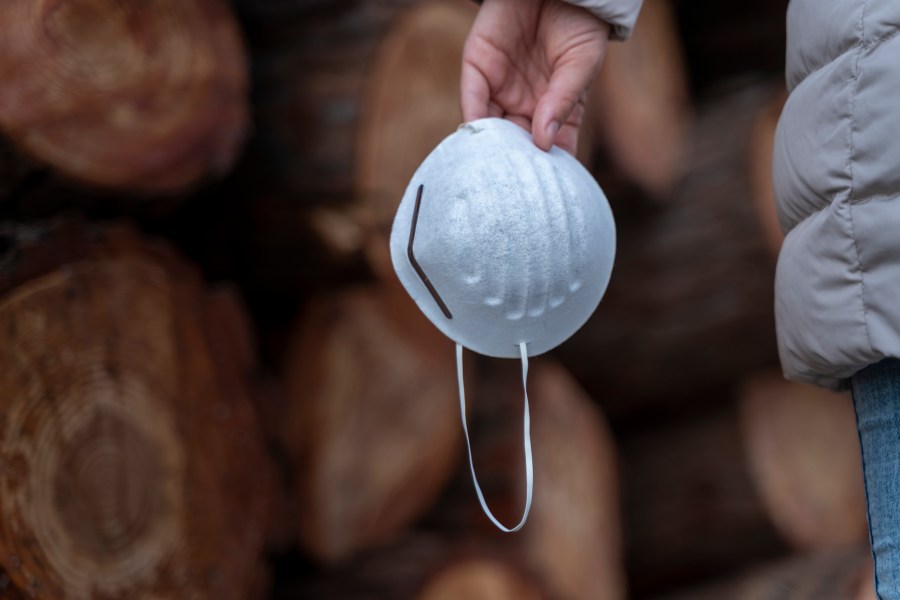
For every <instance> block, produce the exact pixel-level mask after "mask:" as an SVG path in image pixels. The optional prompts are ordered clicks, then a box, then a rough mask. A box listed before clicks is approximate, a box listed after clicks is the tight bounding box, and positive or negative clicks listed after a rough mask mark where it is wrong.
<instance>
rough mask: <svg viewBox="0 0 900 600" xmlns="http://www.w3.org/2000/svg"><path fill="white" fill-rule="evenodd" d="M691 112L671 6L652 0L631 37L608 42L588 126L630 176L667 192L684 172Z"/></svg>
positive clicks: (659, 192) (649, 189) (654, 191)
mask: <svg viewBox="0 0 900 600" xmlns="http://www.w3.org/2000/svg"><path fill="white" fill-rule="evenodd" d="M691 120H692V109H691V105H690V98H689V94H688V80H687V67H686V65H685V59H684V53H683V51H682V48H681V40H680V35H679V32H678V24H677V22H676V20H675V14H674V12H673V10H672V7H671V5H670V3H669V0H649V1H647V2H644V5H643V7H642V8H641V14H640V16H639V17H638V21H637V23H636V25H635V29H634V34H633V35H632V37H631V38H630V39H629V40H628V41H627V42H626V43H624V44H616V43H613V44H609V46H608V48H607V51H606V57H605V58H604V61H603V67H602V68H601V69H600V74H599V76H598V78H597V81H596V83H595V84H594V86H593V93H592V96H591V102H590V103H589V105H588V110H587V113H586V117H585V130H588V131H589V133H590V134H591V135H593V136H596V137H597V138H598V139H599V140H600V141H601V144H602V146H603V147H604V148H605V151H606V154H607V155H608V159H609V160H611V161H612V163H613V164H614V165H615V166H616V167H617V168H618V169H619V170H620V171H621V172H622V173H623V174H624V175H625V176H626V177H627V178H629V179H630V180H632V181H634V182H636V183H637V184H638V185H639V186H640V187H641V188H642V189H643V190H645V191H646V192H647V193H649V194H650V195H652V196H654V197H659V198H665V197H669V196H670V193H671V192H672V190H673V189H674V188H675V186H676V185H677V184H678V182H679V181H680V179H681V177H682V175H683V174H684V167H685V162H686V158H687V152H686V151H687V143H688V138H689V133H690V128H691Z"/></svg>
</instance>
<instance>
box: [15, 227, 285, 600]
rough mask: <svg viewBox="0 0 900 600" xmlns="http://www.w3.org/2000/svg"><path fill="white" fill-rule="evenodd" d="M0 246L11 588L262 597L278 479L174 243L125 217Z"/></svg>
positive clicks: (230, 357) (221, 334) (31, 231)
mask: <svg viewBox="0 0 900 600" xmlns="http://www.w3.org/2000/svg"><path fill="white" fill-rule="evenodd" d="M0 239H3V241H4V244H3V245H4V246H5V247H6V250H7V251H6V252H5V253H3V255H2V258H0V336H2V337H3V343H2V344H0V365H3V368H2V369H0V415H2V416H0V474H2V477H0V566H2V568H3V570H4V571H6V573H7V574H8V576H9V578H10V579H11V581H12V583H13V584H14V585H15V586H16V587H17V588H18V589H20V590H21V591H23V592H24V593H27V594H28V595H29V597H40V598H61V599H69V598H71V599H84V598H94V597H106V598H111V597H116V598H139V597H208V598H233V599H235V600H238V599H243V598H253V597H255V594H256V593H258V592H259V591H260V585H262V584H264V582H265V572H264V570H263V568H262V566H261V556H260V554H261V551H262V548H263V544H264V542H265V539H264V536H265V532H266V513H267V512H268V510H269V504H270V498H271V497H272V494H271V489H272V488H271V486H272V483H273V479H272V475H273V473H272V470H271V467H270V465H269V463H268V457H267V455H266V453H265V449H264V445H263V442H262V435H261V433H260V430H259V426H258V423H257V420H256V417H255V414H254V412H253V407H252V404H251V402H250V399H249V392H248V388H247V387H246V383H247V380H246V371H247V363H246V361H242V360H241V359H240V358H239V356H240V353H239V352H232V351H222V350H217V349H216V348H214V347H213V345H212V341H211V340H212V339H213V338H212V337H211V332H212V331H216V332H217V335H218V337H217V338H216V339H217V340H218V341H219V342H221V343H225V344H228V345H230V344H232V340H230V339H229V336H227V335H226V334H225V332H228V331H232V330H233V329H232V327H231V325H230V324H228V323H223V322H220V321H219V320H218V319H215V318H213V317H212V316H211V315H220V316H221V315H223V314H227V311H222V310H221V309H215V310H212V311H207V308H208V307H209V306H210V297H209V296H208V294H207V292H206V290H204V288H203V286H202V285H201V283H200V281H199V277H198V275H197V274H196V273H195V272H194V271H193V270H192V269H191V268H190V267H188V266H187V265H186V264H185V263H184V262H183V261H182V260H181V259H179V258H178V257H177V256H176V255H175V254H174V253H173V252H172V251H171V250H169V249H168V248H167V247H165V246H162V245H159V244H151V243H149V242H146V241H144V240H142V239H141V238H140V237H139V236H137V235H136V234H134V233H133V232H132V231H131V230H130V229H127V228H124V227H121V226H112V225H108V226H97V227H87V226H85V225H81V224H79V223H72V222H68V223H63V224H57V225H49V224H42V225H34V226H28V227H26V226H21V225H18V226H13V227H9V228H4V229H3V230H2V231H0ZM213 303H214V304H216V305H221V303H222V300H221V298H218V299H216V300H214V301H213ZM236 344H237V345H238V346H239V345H240V342H236ZM242 373H243V375H242Z"/></svg>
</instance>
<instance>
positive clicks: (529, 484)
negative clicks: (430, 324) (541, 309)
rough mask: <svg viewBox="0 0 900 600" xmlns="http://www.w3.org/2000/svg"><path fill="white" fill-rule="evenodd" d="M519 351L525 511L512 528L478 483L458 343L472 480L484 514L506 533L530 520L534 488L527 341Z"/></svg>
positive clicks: (458, 350)
mask: <svg viewBox="0 0 900 600" xmlns="http://www.w3.org/2000/svg"><path fill="white" fill-rule="evenodd" d="M519 353H520V355H521V357H522V390H523V392H524V394H525V414H524V416H523V426H522V432H523V435H524V439H525V441H524V446H525V513H524V514H523V515H522V520H521V521H519V524H518V525H516V526H515V527H513V528H512V529H509V528H507V527H504V526H503V524H502V523H500V521H498V520H497V517H495V516H494V513H492V512H491V509H490V508H488V505H487V502H486V501H485V499H484V494H483V493H482V492H481V486H480V485H478V477H476V476H475V463H474V462H473V461H472V443H471V442H470V441H469V428H468V427H467V426H466V392H465V387H464V386H463V366H462V355H463V348H462V346H461V345H460V344H456V378H457V380H458V382H459V410H460V412H461V413H462V426H463V433H465V434H466V448H468V450H469V467H470V468H471V469H472V482H473V483H474V484H475V492H476V493H477V494H478V501H479V502H481V508H482V510H484V514H486V515H487V516H488V518H489V519H490V520H491V522H492V523H493V524H494V525H496V526H497V527H498V528H499V529H500V530H501V531H504V532H506V533H512V532H514V531H518V530H520V529H522V526H523V525H524V524H525V521H526V520H528V512H529V511H530V510H531V495H532V489H533V488H534V465H533V464H532V459H531V417H530V415H529V410H528V353H527V352H526V350H525V342H521V343H520V344H519Z"/></svg>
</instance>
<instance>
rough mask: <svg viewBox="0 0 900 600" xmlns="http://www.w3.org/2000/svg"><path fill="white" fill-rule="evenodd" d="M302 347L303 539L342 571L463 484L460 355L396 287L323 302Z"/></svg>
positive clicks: (286, 429) (310, 317)
mask: <svg viewBox="0 0 900 600" xmlns="http://www.w3.org/2000/svg"><path fill="white" fill-rule="evenodd" d="M398 287H399V286H398ZM292 346H293V347H292V350H291V352H290V355H289V357H288V360H287V364H286V366H285V371H286V375H285V377H286V381H287V394H288V400H289V404H290V409H289V411H288V413H287V415H286V417H285V418H284V423H283V428H282V431H283V434H284V444H285V447H286V448H287V450H288V453H289V454H290V456H291V458H292V459H293V470H294V472H293V475H294V476H293V481H294V484H295V489H294V497H295V503H294V506H295V509H294V510H295V512H296V514H297V518H298V520H299V523H300V540H301V542H302V545H303V547H304V549H305V550H306V551H307V552H308V553H309V554H310V555H312V556H313V557H315V558H316V559H318V560H320V561H323V562H326V563H331V564H338V563H343V562H346V561H347V560H349V559H350V558H352V557H353V556H354V555H355V554H357V553H358V552H359V551H361V550H362V549H365V548H368V547H372V546H377V545H380V544H383V543H385V542H387V541H390V540H391V539H392V538H394V537H396V536H397V535H398V534H399V533H400V532H402V531H403V530H404V529H405V528H407V527H408V526H409V525H410V524H411V522H412V521H413V520H415V519H416V518H417V517H419V516H421V515H422V513H423V512H425V511H426V510H427V509H428V508H429V507H430V506H431V504H432V503H433V502H434V500H435V499H436V497H437V495H438V494H439V493H440V491H441V489H443V487H444V485H445V484H446V482H447V480H448V479H449V478H450V477H451V476H452V474H453V469H454V466H455V465H456V464H457V461H458V459H459V457H460V453H459V451H460V449H461V442H462V438H461V435H460V431H459V408H458V404H457V396H456V374H455V367H454V364H455V363H454V361H453V346H452V344H451V342H450V341H449V340H447V339H446V338H445V337H444V336H443V335H442V334H441V333H440V332H438V331H437V330H436V329H435V328H434V327H433V326H432V325H431V323H429V322H428V321H427V320H426V318H425V317H424V316H423V315H422V314H421V312H419V310H418V308H417V307H416V306H415V304H414V303H413V301H412V300H411V299H410V298H409V297H408V296H407V295H406V294H405V292H403V291H402V290H398V289H394V288H387V289H365V288H360V289H353V290H349V291H345V292H343V293H341V294H339V295H337V296H336V297H324V298H319V299H317V300H316V301H314V302H313V304H312V305H311V306H309V307H308V308H307V310H306V311H305V312H304V314H303V315H302V317H301V319H300V324H299V326H298V327H297V330H296V332H295V333H294V339H293V343H292Z"/></svg>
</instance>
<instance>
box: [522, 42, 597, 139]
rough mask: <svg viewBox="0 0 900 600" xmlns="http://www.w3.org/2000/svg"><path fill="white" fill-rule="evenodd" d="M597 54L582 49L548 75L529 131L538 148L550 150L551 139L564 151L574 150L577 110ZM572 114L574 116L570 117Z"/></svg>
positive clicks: (594, 68) (589, 80)
mask: <svg viewBox="0 0 900 600" xmlns="http://www.w3.org/2000/svg"><path fill="white" fill-rule="evenodd" d="M600 59H602V52H600V56H595V55H593V54H591V53H582V54H576V55H575V56H572V57H571V58H569V59H568V60H566V61H565V62H562V63H561V64H559V65H558V66H557V67H556V69H555V70H554V71H553V73H552V75H551V77H550V83H549V85H548V86H547V91H546V92H544V95H543V96H541V98H540V100H539V101H538V104H537V107H536V108H535V110H534V119H533V121H532V129H531V134H532V137H534V143H535V144H536V145H537V146H538V147H539V148H541V149H542V150H545V151H546V150H550V148H551V147H552V146H553V144H554V142H555V143H557V144H559V145H560V146H561V147H563V148H564V149H565V150H567V151H568V152H570V153H572V154H574V153H575V144H576V142H577V136H578V127H579V126H580V124H581V114H580V111H578V112H575V109H576V107H578V106H580V105H581V104H582V101H583V99H584V97H585V95H586V93H587V88H588V86H589V85H590V83H591V81H592V80H593V79H594V76H595V75H596V73H597V69H598V68H599V63H600ZM573 117H574V118H573Z"/></svg>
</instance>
